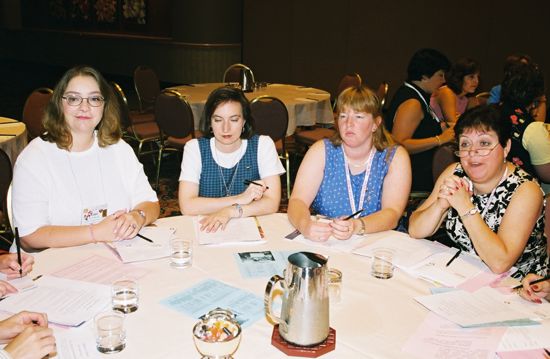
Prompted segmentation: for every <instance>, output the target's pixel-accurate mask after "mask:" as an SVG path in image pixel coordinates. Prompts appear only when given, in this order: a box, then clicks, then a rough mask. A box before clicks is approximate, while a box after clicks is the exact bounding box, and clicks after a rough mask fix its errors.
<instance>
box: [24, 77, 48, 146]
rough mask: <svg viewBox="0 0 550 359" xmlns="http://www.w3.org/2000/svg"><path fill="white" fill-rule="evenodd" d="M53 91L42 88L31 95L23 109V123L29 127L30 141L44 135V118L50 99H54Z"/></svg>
mask: <svg viewBox="0 0 550 359" xmlns="http://www.w3.org/2000/svg"><path fill="white" fill-rule="evenodd" d="M52 94H53V90H52V89H50V88H47V87H41V88H38V89H36V90H34V91H33V92H31V94H30V95H29V97H27V100H26V101H25V105H24V107H23V118H22V120H23V123H25V126H27V133H28V136H29V140H32V139H33V138H35V137H37V136H40V135H41V134H43V133H44V131H45V130H44V125H43V124H42V118H43V117H44V111H45V110H46V106H47V105H48V102H50V98H51V97H52Z"/></svg>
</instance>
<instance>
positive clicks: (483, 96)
mask: <svg viewBox="0 0 550 359" xmlns="http://www.w3.org/2000/svg"><path fill="white" fill-rule="evenodd" d="M489 97H491V93H490V92H487V91H485V92H480V93H478V94H477V95H476V99H477V103H478V104H479V105H486V104H487V101H489Z"/></svg>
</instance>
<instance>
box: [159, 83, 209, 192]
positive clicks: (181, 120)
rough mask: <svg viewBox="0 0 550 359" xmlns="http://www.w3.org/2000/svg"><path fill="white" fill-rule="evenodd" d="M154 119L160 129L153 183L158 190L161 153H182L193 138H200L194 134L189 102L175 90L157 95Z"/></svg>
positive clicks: (198, 133)
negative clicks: (154, 180)
mask: <svg viewBox="0 0 550 359" xmlns="http://www.w3.org/2000/svg"><path fill="white" fill-rule="evenodd" d="M155 119H156V121H157V123H158V126H159V128H160V141H159V153H158V160H157V172H156V182H155V183H156V188H157V190H158V189H159V178H160V167H161V163H162V155H163V153H165V152H166V151H173V152H180V153H183V148H184V146H185V144H186V143H187V142H188V141H189V140H191V139H193V138H195V137H200V132H198V131H197V132H195V120H194V118H193V111H192V110H191V106H190V105H189V102H187V100H186V99H185V97H183V96H182V95H181V94H180V93H179V92H177V91H175V90H164V91H162V92H161V93H160V94H159V95H158V97H157V101H156V103H155Z"/></svg>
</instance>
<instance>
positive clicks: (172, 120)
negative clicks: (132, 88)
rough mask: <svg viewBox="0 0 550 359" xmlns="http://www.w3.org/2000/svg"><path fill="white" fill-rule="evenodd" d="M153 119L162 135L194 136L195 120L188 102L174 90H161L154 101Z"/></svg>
mask: <svg viewBox="0 0 550 359" xmlns="http://www.w3.org/2000/svg"><path fill="white" fill-rule="evenodd" d="M155 119H156V121H157V124H158V126H159V128H160V130H161V133H162V135H163V136H170V137H176V138H184V137H187V136H189V135H191V136H192V137H193V136H194V129H195V121H194V118H193V111H192V110H191V106H190V105H189V102H187V100H186V99H185V97H183V96H182V95H181V94H180V93H179V92H177V91H175V90H164V91H162V92H161V93H160V94H159V95H158V97H157V101H156V103H155Z"/></svg>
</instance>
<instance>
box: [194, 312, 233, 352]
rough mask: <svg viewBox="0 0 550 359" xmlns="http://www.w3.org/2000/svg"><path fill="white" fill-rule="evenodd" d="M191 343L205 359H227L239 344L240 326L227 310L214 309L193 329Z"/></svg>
mask: <svg viewBox="0 0 550 359" xmlns="http://www.w3.org/2000/svg"><path fill="white" fill-rule="evenodd" d="M193 341H194V342H195V347H196V348H197V351H198V352H199V353H200V354H201V355H202V356H203V358H205V359H229V358H232V355H233V354H234V353H235V352H236V351H237V348H238V347H239V344H240V342H241V326H240V324H239V323H238V322H237V321H236V320H235V315H234V314H233V312H232V311H231V310H229V309H222V308H216V309H213V310H211V311H209V312H208V313H207V314H205V315H203V316H202V317H201V318H200V320H199V321H198V322H197V323H196V324H195V326H194V327H193Z"/></svg>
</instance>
